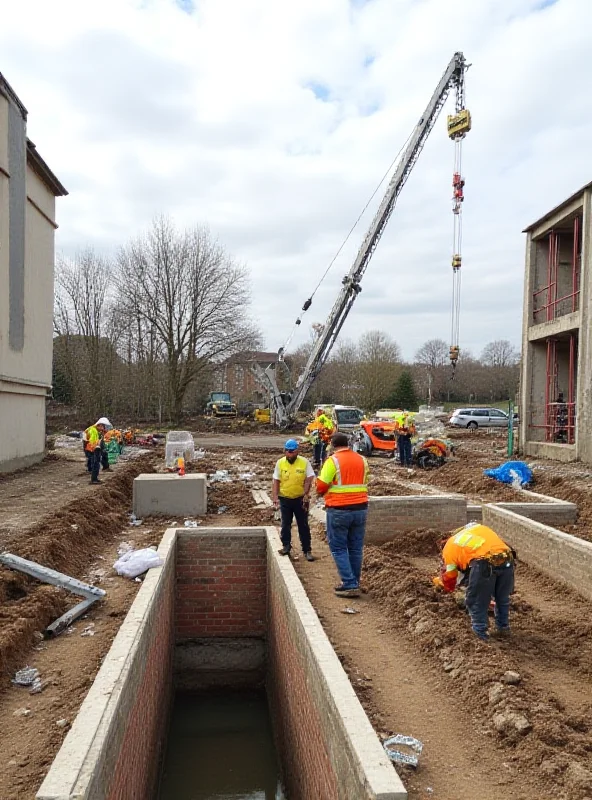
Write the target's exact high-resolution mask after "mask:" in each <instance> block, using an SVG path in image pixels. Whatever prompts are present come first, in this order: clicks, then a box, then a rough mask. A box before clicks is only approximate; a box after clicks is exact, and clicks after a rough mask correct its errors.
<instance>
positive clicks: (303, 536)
mask: <svg viewBox="0 0 592 800" xmlns="http://www.w3.org/2000/svg"><path fill="white" fill-rule="evenodd" d="M314 476H315V474H314V470H313V468H312V466H311V463H310V461H309V460H308V459H307V458H304V456H301V455H299V454H298V442H297V441H296V439H288V441H287V442H286V444H285V445H284V455H283V457H282V458H280V459H279V460H278V461H277V463H276V465H275V469H274V471H273V490H272V493H273V505H274V507H275V508H279V509H280V512H281V515H282V530H281V534H280V535H281V539H282V549H281V550H280V551H279V553H280V555H282V556H289V555H290V550H291V549H292V519H293V518H294V517H296V524H297V525H298V535H299V536H300V544H301V545H302V552H303V553H304V557H305V558H306V560H307V561H314V557H313V554H312V553H311V550H310V527H309V525H308V506H309V504H310V487H311V486H312V482H313V480H314Z"/></svg>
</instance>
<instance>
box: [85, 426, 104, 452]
mask: <svg viewBox="0 0 592 800" xmlns="http://www.w3.org/2000/svg"><path fill="white" fill-rule="evenodd" d="M84 435H85V437H86V439H85V445H84V449H85V450H88V451H89V453H94V451H95V450H96V449H97V447H99V446H100V444H101V434H100V433H99V429H98V428H97V426H96V425H91V426H90V427H89V428H87V429H86V430H85V431H84Z"/></svg>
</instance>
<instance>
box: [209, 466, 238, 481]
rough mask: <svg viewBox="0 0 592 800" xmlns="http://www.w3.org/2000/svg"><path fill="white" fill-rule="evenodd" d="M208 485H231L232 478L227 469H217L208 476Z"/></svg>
mask: <svg viewBox="0 0 592 800" xmlns="http://www.w3.org/2000/svg"><path fill="white" fill-rule="evenodd" d="M209 477H210V483H232V478H231V477H230V475H229V474H228V470H227V469H217V470H216V472H214V473H212V474H211V475H210V476H209Z"/></svg>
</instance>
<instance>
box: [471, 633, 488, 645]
mask: <svg viewBox="0 0 592 800" xmlns="http://www.w3.org/2000/svg"><path fill="white" fill-rule="evenodd" d="M473 633H474V634H475V636H476V637H477V639H480V640H481V641H482V642H488V641H489V634H488V633H481V632H478V631H473Z"/></svg>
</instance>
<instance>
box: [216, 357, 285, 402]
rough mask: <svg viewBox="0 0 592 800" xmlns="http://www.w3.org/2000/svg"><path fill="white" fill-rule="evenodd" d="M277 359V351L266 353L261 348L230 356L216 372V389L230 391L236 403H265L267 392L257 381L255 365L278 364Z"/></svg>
mask: <svg viewBox="0 0 592 800" xmlns="http://www.w3.org/2000/svg"><path fill="white" fill-rule="evenodd" d="M277 360H278V355H277V353H265V352H262V351H259V350H249V351H247V352H244V353H237V354H236V355H234V356H230V358H228V359H226V361H224V363H223V364H221V365H220V366H219V367H218V368H217V370H216V372H215V375H214V391H217V392H230V396H231V398H232V400H233V401H234V402H235V403H258V404H260V403H265V402H266V401H267V393H266V392H265V391H264V389H263V387H262V386H261V384H260V383H259V382H258V381H257V378H256V377H255V375H254V373H253V365H254V364H255V363H257V364H259V366H260V367H262V368H263V369H266V368H267V367H268V366H269V365H270V364H276V363H277Z"/></svg>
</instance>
